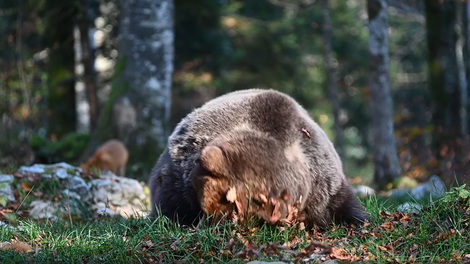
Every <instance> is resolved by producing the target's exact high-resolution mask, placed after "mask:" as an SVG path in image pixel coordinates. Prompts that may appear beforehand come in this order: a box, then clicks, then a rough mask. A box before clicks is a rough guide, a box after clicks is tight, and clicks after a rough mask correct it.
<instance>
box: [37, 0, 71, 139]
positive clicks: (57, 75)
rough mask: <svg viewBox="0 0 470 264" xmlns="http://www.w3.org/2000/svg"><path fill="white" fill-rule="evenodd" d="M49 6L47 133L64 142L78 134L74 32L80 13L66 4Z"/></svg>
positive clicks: (45, 33) (46, 41)
mask: <svg viewBox="0 0 470 264" xmlns="http://www.w3.org/2000/svg"><path fill="white" fill-rule="evenodd" d="M46 2H47V3H46V4H44V9H45V10H43V11H44V13H45V14H47V16H46V17H45V18H44V22H45V26H44V29H45V30H44V33H43V37H44V41H45V44H46V45H47V47H48V48H49V50H50V52H49V56H48V62H47V87H48V95H47V115H48V118H47V120H48V129H47V132H48V134H49V135H50V136H51V137H53V138H54V137H55V138H60V137H61V136H63V135H64V134H66V133H69V132H74V131H75V130H76V122H75V121H76V113H75V109H76V107H75V80H74V50H73V28H74V26H75V21H76V15H77V10H76V9H74V8H71V6H70V5H69V4H67V3H65V2H58V1H52V0H48V1H46ZM49 7H53V8H49ZM74 7H75V6H74ZM48 8H49V9H48ZM46 9H48V10H46Z"/></svg>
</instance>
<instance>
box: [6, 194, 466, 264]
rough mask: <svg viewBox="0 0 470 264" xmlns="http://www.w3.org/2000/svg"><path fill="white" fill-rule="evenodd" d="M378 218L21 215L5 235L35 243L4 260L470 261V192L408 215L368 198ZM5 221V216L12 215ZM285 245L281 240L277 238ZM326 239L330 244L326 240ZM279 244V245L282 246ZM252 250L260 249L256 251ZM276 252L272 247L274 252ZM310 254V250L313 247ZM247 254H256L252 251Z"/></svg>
mask: <svg viewBox="0 0 470 264" xmlns="http://www.w3.org/2000/svg"><path fill="white" fill-rule="evenodd" d="M363 204H364V206H365V207H366V210H367V211H368V212H369V213H370V214H371V216H372V217H373V219H372V220H371V222H370V223H367V224H365V225H364V226H359V227H345V226H333V227H331V228H330V229H329V230H328V231H324V232H321V231H314V230H305V229H302V227H301V226H300V225H297V226H294V227H286V228H280V227H274V226H268V225H258V227H256V225H255V223H254V222H253V223H250V224H247V225H237V224H233V223H228V224H223V225H217V226H212V227H211V226H207V225H202V227H199V228H198V229H197V230H195V229H192V228H187V227H179V226H177V225H175V224H173V223H171V222H169V221H168V220H167V219H166V218H164V217H159V218H158V219H156V220H151V219H127V220H125V219H122V218H105V217H103V218H101V217H94V218H93V219H89V220H88V221H80V222H73V223H70V222H69V221H63V222H55V223H51V222H47V221H46V222H44V221H42V222H38V221H32V220H27V219H21V218H19V220H18V221H17V222H16V227H17V228H21V230H12V229H8V228H4V227H1V228H0V237H1V240H2V241H11V240H12V239H16V240H17V241H22V242H25V243H27V244H29V245H30V246H32V247H33V252H30V253H23V254H18V253H16V252H13V251H0V260H1V261H2V263H52V262H60V263H201V261H203V262H204V263H244V262H246V261H248V260H254V259H258V260H280V259H283V258H284V259H289V260H293V259H294V257H295V256H298V258H301V257H302V256H301V254H300V255H299V252H301V250H302V249H304V248H305V247H306V246H308V245H309V244H310V243H312V242H315V243H321V244H319V245H318V248H317V249H316V250H315V247H312V248H313V249H312V248H310V249H307V252H309V253H313V252H315V251H320V250H326V251H329V252H330V253H329V254H327V255H323V257H324V258H323V260H322V259H316V260H313V261H311V262H310V263H321V262H323V261H325V260H327V259H330V258H333V259H334V258H337V259H339V260H347V261H363V260H367V259H369V260H371V261H372V262H373V263H413V262H415V263H436V262H445V263H448V262H454V263H461V262H470V255H469V253H470V236H469V231H468V229H469V225H470V210H469V205H470V195H469V193H468V191H466V190H465V189H464V188H456V189H453V191H451V192H449V193H448V194H447V196H446V197H445V198H442V199H439V200H437V201H434V203H430V204H429V205H428V206H425V207H424V208H423V210H422V212H421V213H419V214H400V213H397V212H395V208H396V205H394V204H393V203H390V202H388V201H386V200H383V199H375V198H370V199H367V200H364V201H363ZM4 221H5V220H4ZM275 242H277V243H278V244H279V245H284V247H279V246H277V245H276V244H272V243H275ZM321 245H323V246H321ZM276 251H279V252H276ZM250 253H252V254H250ZM268 253H271V254H268ZM306 255H309V254H306ZM244 256H248V257H246V258H244Z"/></svg>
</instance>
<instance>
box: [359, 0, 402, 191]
mask: <svg viewBox="0 0 470 264" xmlns="http://www.w3.org/2000/svg"><path fill="white" fill-rule="evenodd" d="M386 8H387V5H386V1H385V0H368V1H367V11H368V15H369V88H370V96H371V98H370V102H369V105H370V112H371V115H372V134H373V155H374V167H375V168H374V182H375V185H376V186H377V187H378V188H384V187H385V186H386V185H387V184H388V183H390V182H391V181H393V180H394V179H395V178H398V177H400V166H399V163H398V156H397V150H396V144H395V136H394V133H393V132H394V128H393V101H392V94H391V87H390V82H389V60H390V59H389V54H388V52H389V48H388V45H389V44H388V25H387V13H386Z"/></svg>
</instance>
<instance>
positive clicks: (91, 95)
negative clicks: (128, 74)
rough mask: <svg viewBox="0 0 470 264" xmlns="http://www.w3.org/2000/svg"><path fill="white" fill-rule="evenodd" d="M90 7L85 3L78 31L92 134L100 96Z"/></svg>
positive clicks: (96, 119)
mask: <svg viewBox="0 0 470 264" xmlns="http://www.w3.org/2000/svg"><path fill="white" fill-rule="evenodd" d="M87 11H88V6H87V5H86V1H83V9H82V12H81V14H80V18H79V20H78V30H79V32H80V46H81V51H82V54H81V55H82V56H81V59H82V61H81V62H82V64H83V79H84V84H85V90H86V95H87V99H88V109H89V115H90V132H93V131H95V129H96V126H97V123H98V111H99V109H98V95H97V87H96V78H95V71H94V55H93V49H92V47H91V42H90V37H89V29H90V20H89V18H88V16H87Z"/></svg>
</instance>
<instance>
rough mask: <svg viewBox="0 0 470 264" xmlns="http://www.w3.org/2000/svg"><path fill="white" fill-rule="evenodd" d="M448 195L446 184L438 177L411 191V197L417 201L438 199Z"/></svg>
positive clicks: (434, 176)
mask: <svg viewBox="0 0 470 264" xmlns="http://www.w3.org/2000/svg"><path fill="white" fill-rule="evenodd" d="M445 194H446V187H445V185H444V182H443V181H442V180H441V179H440V178H439V177H438V176H436V175H433V176H431V177H430V178H429V181H428V182H426V183H423V184H421V185H419V186H418V187H416V188H414V189H413V190H412V191H411V195H412V196H413V198H414V199H416V200H417V201H421V200H423V199H426V198H429V196H430V195H431V198H432V199H438V198H440V197H443V196H444V195H445Z"/></svg>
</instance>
